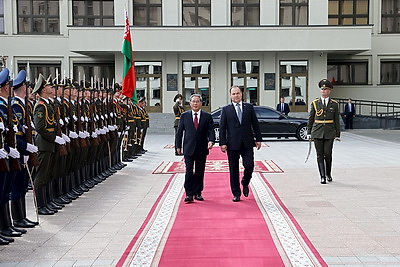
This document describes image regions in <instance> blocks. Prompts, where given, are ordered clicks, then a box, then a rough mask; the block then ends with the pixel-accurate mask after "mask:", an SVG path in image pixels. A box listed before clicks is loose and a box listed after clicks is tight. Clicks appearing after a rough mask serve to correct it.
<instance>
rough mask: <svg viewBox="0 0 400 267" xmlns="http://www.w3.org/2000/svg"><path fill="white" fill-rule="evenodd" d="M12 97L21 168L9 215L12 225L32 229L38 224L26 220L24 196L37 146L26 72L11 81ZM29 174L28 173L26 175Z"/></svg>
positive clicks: (11, 196)
mask: <svg viewBox="0 0 400 267" xmlns="http://www.w3.org/2000/svg"><path fill="white" fill-rule="evenodd" d="M13 90H14V97H13V99H12V102H11V103H12V108H13V112H14V114H15V115H16V119H17V123H16V125H17V129H18V131H17V132H16V140H17V149H18V152H19V153H20V155H21V157H20V163H21V165H22V168H21V170H20V171H16V173H15V178H14V179H13V183H12V188H11V195H10V198H11V214H12V218H13V221H14V225H15V226H17V227H22V228H32V227H34V226H35V225H37V224H38V222H33V221H31V220H29V219H28V218H26V204H25V195H26V192H27V190H28V183H29V177H30V176H31V169H32V167H33V166H29V165H31V164H33V165H35V166H37V164H38V161H37V155H36V153H37V152H38V148H37V146H35V145H34V144H33V138H32V136H33V135H32V128H34V127H32V125H33V123H32V117H31V116H32V114H31V112H30V108H29V104H28V103H29V100H28V96H27V93H28V91H27V86H26V72H25V70H21V71H20V72H19V73H18V75H17V77H16V78H15V79H14V80H13ZM30 156H31V159H32V157H34V159H35V160H34V161H32V160H31V161H29V159H30ZM28 172H29V173H28Z"/></svg>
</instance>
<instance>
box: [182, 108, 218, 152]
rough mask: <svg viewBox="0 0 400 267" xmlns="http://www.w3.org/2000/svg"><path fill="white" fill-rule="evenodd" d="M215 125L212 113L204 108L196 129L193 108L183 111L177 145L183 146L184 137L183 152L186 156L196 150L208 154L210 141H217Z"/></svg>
mask: <svg viewBox="0 0 400 267" xmlns="http://www.w3.org/2000/svg"><path fill="white" fill-rule="evenodd" d="M213 125H214V122H213V119H212V117H211V114H210V113H207V112H205V111H203V110H202V111H201V114H200V121H199V126H198V127H197V130H196V129H195V128H194V123H193V117H192V110H188V111H186V112H184V113H182V115H181V119H180V121H179V127H178V131H177V133H176V139H175V147H176V148H182V138H183V154H184V155H185V156H193V155H194V153H195V152H196V153H201V154H203V155H208V142H209V141H210V142H213V143H214V142H215V134H214V130H213Z"/></svg>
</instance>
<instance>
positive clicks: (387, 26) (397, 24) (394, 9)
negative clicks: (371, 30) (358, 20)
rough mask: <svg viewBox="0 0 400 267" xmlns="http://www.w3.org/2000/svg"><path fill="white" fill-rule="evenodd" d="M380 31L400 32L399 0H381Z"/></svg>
mask: <svg viewBox="0 0 400 267" xmlns="http://www.w3.org/2000/svg"><path fill="white" fill-rule="evenodd" d="M381 31H382V33H398V32H400V1H398V0H382V23H381Z"/></svg>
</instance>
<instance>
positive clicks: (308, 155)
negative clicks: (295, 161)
mask: <svg viewBox="0 0 400 267" xmlns="http://www.w3.org/2000/svg"><path fill="white" fill-rule="evenodd" d="M311 143H312V139H311V138H309V139H308V152H307V157H306V160H305V161H304V163H307V161H308V158H309V157H310V154H311Z"/></svg>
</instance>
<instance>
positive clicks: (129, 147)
mask: <svg viewBox="0 0 400 267" xmlns="http://www.w3.org/2000/svg"><path fill="white" fill-rule="evenodd" d="M125 101H126V102H127V107H128V111H127V125H128V130H127V131H128V133H127V140H126V144H125V146H124V152H125V153H126V157H125V161H132V160H134V159H136V158H137V156H135V155H134V154H135V146H134V144H135V130H136V127H137V123H138V121H139V120H138V119H137V115H136V114H137V112H139V111H138V110H137V109H136V107H135V105H133V103H132V99H130V98H126V99H125ZM139 122H140V121H139Z"/></svg>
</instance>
